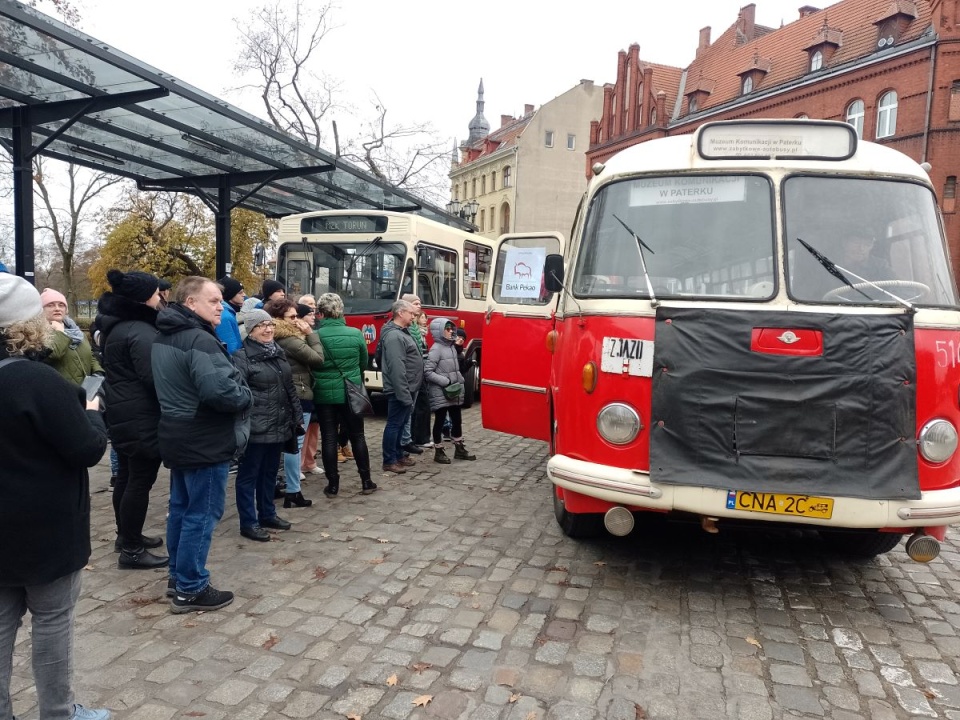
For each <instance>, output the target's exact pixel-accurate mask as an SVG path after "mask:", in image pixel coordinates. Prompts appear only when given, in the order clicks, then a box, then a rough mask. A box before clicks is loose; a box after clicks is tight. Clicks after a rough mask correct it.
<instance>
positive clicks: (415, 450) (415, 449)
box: [401, 443, 423, 455]
mask: <svg viewBox="0 0 960 720" xmlns="http://www.w3.org/2000/svg"><path fill="white" fill-rule="evenodd" d="M401 449H402V450H406V451H407V452H408V453H410V454H411V455H423V450H421V449H420V447H419V446H418V445H414V444H413V443H410V444H409V445H404V446H402V448H401Z"/></svg>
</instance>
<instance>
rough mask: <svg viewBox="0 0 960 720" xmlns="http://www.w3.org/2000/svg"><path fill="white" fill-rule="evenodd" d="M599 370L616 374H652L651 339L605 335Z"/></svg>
mask: <svg viewBox="0 0 960 720" xmlns="http://www.w3.org/2000/svg"><path fill="white" fill-rule="evenodd" d="M600 370H601V371H602V372H606V373H614V374H616V375H636V376H638V377H651V376H652V375H653V340H639V339H637V338H618V337H605V338H604V339H603V353H602V354H601V356H600Z"/></svg>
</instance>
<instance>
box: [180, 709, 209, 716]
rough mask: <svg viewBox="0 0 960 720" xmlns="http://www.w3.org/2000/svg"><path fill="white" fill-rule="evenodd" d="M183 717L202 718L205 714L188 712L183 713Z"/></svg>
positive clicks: (195, 711) (194, 711)
mask: <svg viewBox="0 0 960 720" xmlns="http://www.w3.org/2000/svg"><path fill="white" fill-rule="evenodd" d="M183 716H184V717H204V716H206V713H205V712H200V711H199V710H191V711H190V712H185V713H184V714H183Z"/></svg>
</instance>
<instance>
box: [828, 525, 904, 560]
mask: <svg viewBox="0 0 960 720" xmlns="http://www.w3.org/2000/svg"><path fill="white" fill-rule="evenodd" d="M820 537H822V538H823V541H824V542H825V543H826V544H827V546H828V547H829V548H830V549H831V550H833V551H834V552H836V553H838V554H840V555H846V556H848V557H852V558H863V559H869V558H872V557H876V556H877V555H883V554H884V553H887V552H890V551H891V550H893V549H894V548H895V547H896V546H897V545H899V544H900V540H902V539H903V535H901V534H899V533H886V532H878V531H876V530H857V531H852V532H839V531H838V532H832V531H829V530H821V531H820Z"/></svg>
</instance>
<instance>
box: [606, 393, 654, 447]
mask: <svg viewBox="0 0 960 720" xmlns="http://www.w3.org/2000/svg"><path fill="white" fill-rule="evenodd" d="M642 429H643V423H642V422H640V415H639V414H638V413H637V411H636V410H634V409H633V408H632V407H630V406H629V405H625V404H624V403H610V404H609V405H607V406H606V407H605V408H603V409H602V410H601V411H600V412H599V414H598V415H597V431H598V432H599V433H600V436H601V437H602V438H603V439H604V440H606V441H607V442H609V443H613V444H614V445H626V444H627V443H629V442H633V440H634V439H635V438H636V437H637V434H638V433H639V432H640V431H641V430H642Z"/></svg>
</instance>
